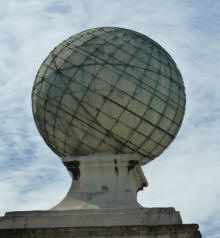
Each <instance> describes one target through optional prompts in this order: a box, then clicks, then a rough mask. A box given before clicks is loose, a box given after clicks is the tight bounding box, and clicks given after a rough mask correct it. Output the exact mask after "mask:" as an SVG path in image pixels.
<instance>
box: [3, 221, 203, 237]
mask: <svg viewBox="0 0 220 238" xmlns="http://www.w3.org/2000/svg"><path fill="white" fill-rule="evenodd" d="M0 237H1V238H79V237H83V238H93V237H94V238H95V237H98V238H107V237H111V238H129V237H132V238H170V237H171V238H201V234H200V232H199V231H198V225H196V224H191V225H163V226H108V227H99V226H97V227H66V228H35V229H30V228H28V229H3V230H2V229H0Z"/></svg>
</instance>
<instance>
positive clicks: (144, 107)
mask: <svg viewBox="0 0 220 238" xmlns="http://www.w3.org/2000/svg"><path fill="white" fill-rule="evenodd" d="M32 107H33V115H34V119H35V122H36V125H37V128H38V130H39V132H40V134H41V136H42V137H43V139H44V140H45V142H46V143H47V145H48V146H49V147H50V148H51V149H52V150H53V151H54V152H55V153H56V154H57V155H59V156H60V157H70V156H79V155H89V154H93V153H102V152H109V153H113V154H130V153H135V154H138V155H140V158H142V159H141V160H142V162H144V163H146V162H148V161H150V160H152V159H154V158H155V157H157V156H158V155H160V154H161V153H162V152H163V151H164V149H166V148H167V147H168V145H169V144H170V143H171V142H172V141H173V139H174V138H175V137H176V135H177V132H178V131H179V128H180V126H181V123H182V120H183V117H184V111H185V89H184V83H183V79H182V76H181V74H180V71H179V70H178V68H177V66H176V64H175V62H174V61H173V59H172V58H171V56H170V55H169V54H168V53H167V52H166V51H165V50H164V49H163V48H162V47H161V46H160V45H159V44H157V43H156V42H155V41H153V40H151V39H150V38H148V37H147V36H145V35H143V34H140V33H138V32H135V31H132V30H128V29H122V28H116V27H101V28H95V29H90V30H87V31H83V32H81V33H79V34H76V35H74V36H71V37H70V38H68V39H67V40H65V41H63V42H62V43H60V44H59V45H58V46H57V47H55V49H53V50H52V51H51V53H50V54H49V55H48V57H47V58H46V59H45V60H44V62H43V63H42V65H41V66H40V69H39V71H38V73H37V76H36V79H35V82H34V86H33V91H32Z"/></svg>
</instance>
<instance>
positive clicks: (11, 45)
mask: <svg viewBox="0 0 220 238" xmlns="http://www.w3.org/2000/svg"><path fill="white" fill-rule="evenodd" d="M0 3H1V8H0V33H1V34H0V215H3V214H4V213H5V212H6V211H13V210H37V209H49V208H51V207H52V206H54V205H56V204H57V203H58V202H59V201H60V200H61V199H62V198H63V197H64V196H65V194H66V193H67V191H68V189H69V186H70V182H71V180H70V177H69V175H68V173H67V172H66V170H65V168H64V166H63V165H62V164H61V161H60V159H59V158H58V157H57V156H56V155H55V154H54V153H53V152H52V151H51V150H50V149H49V148H48V147H47V146H46V144H45V143H44V142H43V139H42V138H41V137H40V135H39V133H38V131H37V129H36V127H35V124H34V121H33V117H32V110H31V90H32V85H33V82H34V78H35V75H36V73H37V70H38V68H39V66H40V64H41V63H42V61H43V60H44V58H45V57H46V56H47V55H48V54H49V52H50V51H51V50H52V49H53V48H54V47H55V46H56V45H57V44H59V43H60V42H61V41H63V40H64V39H66V38H67V37H69V36H71V35H73V34H75V33H78V32H80V31H83V30H86V29H88V28H94V27H98V26H118V27H124V28H129V29H133V30H136V31H138V32H141V33H143V34H145V35H147V36H149V37H150V38H152V39H153V40H155V41H157V42H158V43H159V44H161V45H162V46H163V47H164V48H165V49H166V50H167V51H168V52H169V53H170V54H171V55H172V57H173V58H174V60H175V61H176V63H177V65H178V67H179V69H180V71H181V73H182V76H183V79H184V82H185V86H186V94H187V105H186V114H185V118H184V121H183V125H182V128H181V130H180V132H179V134H178V136H177V138H176V140H175V141H174V142H173V143H172V144H171V146H170V147H169V148H168V149H167V150H166V151H165V152H164V153H163V154H162V155H161V156H160V157H159V158H156V159H155V160H154V161H153V162H151V163H149V164H147V165H146V166H145V167H144V172H145V175H146V178H147V180H148V182H149V186H148V187H147V188H145V190H144V191H142V192H139V194H138V200H139V202H140V203H141V204H142V205H143V206H145V207H175V208H176V210H178V211H180V212H181V215H182V218H183V222H184V223H198V224H199V225H200V230H201V231H202V234H203V237H209V238H219V237H220V225H219V224H220V158H219V155H220V153H219V152H220V145H219V144H220V103H219V102H220V93H219V92H220V67H219V66H220V64H219V62H220V43H219V42H220V1H217V0H216V1H214V0H193V1H192V0H185V1H184V0H183V1H178V0H176V1H175V0H169V1H164V0H161V1H159V0H151V1H150V0H138V1H134V0H109V1H104V0H103V1H101V0H72V1H71V0H69V1H68V0H66V1H65V0H62V1H55V0H44V1H39V0H35V1H34V0H10V1H5V0H0Z"/></svg>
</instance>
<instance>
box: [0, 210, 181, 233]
mask: <svg viewBox="0 0 220 238" xmlns="http://www.w3.org/2000/svg"><path fill="white" fill-rule="evenodd" d="M171 224H172V225H176V224H182V220H181V217H180V214H179V212H177V211H175V209H174V208H139V209H100V210H97V209H93V210H69V211H67V210H66V211H65V210H64V211H55V210H50V211H28V212H9V213H6V215H5V216H4V217H1V218H0V229H23V228H62V227H96V226H132V225H134V226H137V225H148V226H152V225H171Z"/></svg>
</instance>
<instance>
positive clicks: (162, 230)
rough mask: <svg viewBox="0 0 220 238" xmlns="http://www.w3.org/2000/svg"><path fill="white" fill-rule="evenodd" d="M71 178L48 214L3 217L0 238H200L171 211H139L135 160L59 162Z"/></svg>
mask: <svg viewBox="0 0 220 238" xmlns="http://www.w3.org/2000/svg"><path fill="white" fill-rule="evenodd" d="M62 161H63V163H64V165H65V166H66V168H67V169H68V171H69V173H70V175H71V177H72V180H73V181H72V186H71V188H70V191H69V192H68V194H67V196H66V197H65V198H64V199H63V201H61V202H60V203H59V204H58V205H56V206H55V207H53V208H52V209H50V210H48V211H20V212H19V211H18V212H8V213H6V214H5V216H4V217H1V218H0V238H11V237H13V238H29V237H30V238H73V237H84V238H87V237H88V238H91V237H99V238H104V237H112V238H115V237H133V238H138V237H140V238H145V237H146V238H154V237H155V238H169V237H173V238H199V237H200V232H199V231H198V226H197V225H195V224H192V225H183V224H182V220H181V217H180V213H179V212H178V211H175V209H174V208H143V207H141V205H140V204H139V203H138V202H137V199H136V197H137V192H138V191H139V190H140V189H142V188H143V187H144V186H147V180H146V179H145V176H144V174H143V172H142V169H141V160H140V158H139V157H137V156H136V155H112V154H96V155H90V156H79V157H70V158H62Z"/></svg>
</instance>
